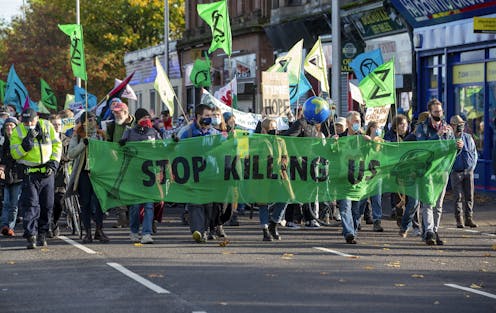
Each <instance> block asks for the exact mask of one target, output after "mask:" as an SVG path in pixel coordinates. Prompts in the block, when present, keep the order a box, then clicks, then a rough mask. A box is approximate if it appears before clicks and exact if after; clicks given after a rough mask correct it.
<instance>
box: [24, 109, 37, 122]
mask: <svg viewBox="0 0 496 313" xmlns="http://www.w3.org/2000/svg"><path fill="white" fill-rule="evenodd" d="M36 116H38V114H37V113H36V111H35V110H33V109H31V108H27V109H25V110H24V111H22V113H21V121H22V122H23V123H24V122H32V121H33V120H34V119H35V118H36Z"/></svg>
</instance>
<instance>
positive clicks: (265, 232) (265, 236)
mask: <svg viewBox="0 0 496 313" xmlns="http://www.w3.org/2000/svg"><path fill="white" fill-rule="evenodd" d="M263 241H272V236H271V235H270V232H269V229H268V228H264V229H263Z"/></svg>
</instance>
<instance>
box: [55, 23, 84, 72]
mask: <svg viewBox="0 0 496 313" xmlns="http://www.w3.org/2000/svg"><path fill="white" fill-rule="evenodd" d="M59 28H60V30H61V31H63V32H64V34H66V35H67V36H69V37H71V65H72V72H73V73H74V76H76V77H79V78H81V79H84V80H88V75H87V74H86V62H85V59H84V43H83V26H82V25H79V24H65V25H59Z"/></svg>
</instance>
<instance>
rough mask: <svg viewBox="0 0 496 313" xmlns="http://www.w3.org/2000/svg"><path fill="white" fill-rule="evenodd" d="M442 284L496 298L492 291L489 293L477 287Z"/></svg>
mask: <svg viewBox="0 0 496 313" xmlns="http://www.w3.org/2000/svg"><path fill="white" fill-rule="evenodd" d="M444 285H445V286H448V287H451V288H456V289H461V290H465V291H468V292H473V293H476V294H479V295H481V296H486V297H488V298H492V299H496V295H493V294H492V293H489V292H484V291H480V290H477V289H472V288H467V287H463V286H460V285H456V284H444Z"/></svg>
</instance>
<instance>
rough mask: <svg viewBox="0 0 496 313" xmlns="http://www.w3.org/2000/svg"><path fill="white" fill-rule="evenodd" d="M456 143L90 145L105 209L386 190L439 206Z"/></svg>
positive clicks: (356, 139) (239, 137)
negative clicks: (437, 203)
mask: <svg viewBox="0 0 496 313" xmlns="http://www.w3.org/2000/svg"><path fill="white" fill-rule="evenodd" d="M455 157H456V144H455V141H454V140H427V141H421V142H401V143H390V142H384V143H378V142H375V141H370V140H365V139H364V138H363V137H362V136H348V137H342V138H340V139H339V140H321V139H319V138H299V137H279V136H271V135H262V134H248V133H246V132H244V131H243V132H235V133H234V134H231V136H230V137H228V138H225V137H224V136H222V135H217V136H204V137H194V138H189V139H185V140H181V141H179V143H175V142H173V141H172V140H170V139H165V140H162V141H159V142H158V144H157V142H153V141H144V142H143V141H142V142H128V143H127V144H126V145H125V146H124V147H121V146H119V145H118V144H117V143H111V142H105V141H95V140H90V149H89V165H90V168H91V177H90V179H91V183H92V186H93V188H94V190H95V192H96V195H97V197H98V199H99V200H100V204H101V205H102V207H103V208H106V209H108V208H111V207H117V206H120V205H130V204H136V203H144V202H158V201H168V202H178V203H198V204H201V203H211V202H220V203H230V202H233V201H234V200H233V199H235V198H236V197H239V202H240V203H273V202H287V203H296V202H301V203H311V202H315V201H316V200H317V199H318V201H320V202H323V201H331V200H336V199H346V198H348V199H351V200H359V199H365V198H367V197H369V196H371V195H376V194H380V193H385V192H398V193H402V194H407V195H409V196H412V197H414V198H416V199H419V200H421V201H422V202H424V203H430V204H432V203H435V202H436V201H437V198H438V197H439V195H440V193H441V191H442V190H443V188H444V186H445V185H446V183H447V180H448V177H449V173H450V170H451V166H452V164H453V162H454V160H455Z"/></svg>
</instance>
